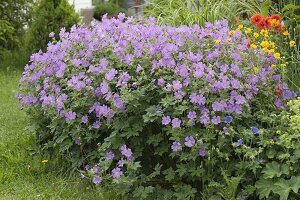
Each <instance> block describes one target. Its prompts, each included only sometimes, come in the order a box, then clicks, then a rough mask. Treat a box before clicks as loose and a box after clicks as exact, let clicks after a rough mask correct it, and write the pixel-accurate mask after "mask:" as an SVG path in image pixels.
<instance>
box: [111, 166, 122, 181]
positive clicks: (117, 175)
mask: <svg viewBox="0 0 300 200" xmlns="http://www.w3.org/2000/svg"><path fill="white" fill-rule="evenodd" d="M111 173H112V177H113V178H114V179H119V178H120V177H121V176H122V174H123V172H122V170H121V168H119V167H116V168H114V169H113V170H112V171H111Z"/></svg>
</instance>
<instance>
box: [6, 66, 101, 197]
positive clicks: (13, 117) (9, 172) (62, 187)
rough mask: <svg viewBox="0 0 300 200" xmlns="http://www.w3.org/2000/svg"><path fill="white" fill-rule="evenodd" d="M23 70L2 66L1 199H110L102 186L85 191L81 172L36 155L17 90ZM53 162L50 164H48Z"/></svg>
mask: <svg viewBox="0 0 300 200" xmlns="http://www.w3.org/2000/svg"><path fill="white" fill-rule="evenodd" d="M20 76H21V71H11V70H10V71H7V70H1V67H0V199H1V200H6V199H7V200H15V199H16V200H19V199H26V200H27V199H29V200H32V199H87V200H90V199H107V197H106V198H104V197H103V196H102V195H101V191H100V189H95V190H89V191H85V190H84V188H83V187H82V186H81V184H80V178H79V174H77V173H73V175H70V174H68V175H67V174H65V173H63V172H62V170H58V169H59V167H55V169H53V167H51V168H50V167H49V166H50V165H51V160H49V163H47V164H44V163H42V160H43V159H45V158H43V157H42V156H40V155H36V154H34V151H33V149H34V136H33V135H30V134H29V133H28V131H26V126H27V124H28V117H26V114H25V113H24V112H23V111H21V110H20V107H19V103H18V100H17V99H16V97H15V96H16V93H17V92H18V83H19V78H20ZM48 165H49V166H48Z"/></svg>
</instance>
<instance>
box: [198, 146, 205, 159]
mask: <svg viewBox="0 0 300 200" xmlns="http://www.w3.org/2000/svg"><path fill="white" fill-rule="evenodd" d="M206 154H207V151H206V149H205V148H204V147H201V148H200V149H199V156H202V157H204V156H206Z"/></svg>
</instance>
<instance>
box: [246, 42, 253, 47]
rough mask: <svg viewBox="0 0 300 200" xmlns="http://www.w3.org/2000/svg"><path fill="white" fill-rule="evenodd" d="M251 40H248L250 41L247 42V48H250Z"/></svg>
mask: <svg viewBox="0 0 300 200" xmlns="http://www.w3.org/2000/svg"><path fill="white" fill-rule="evenodd" d="M251 43H252V42H251V40H248V43H247V48H250V46H251Z"/></svg>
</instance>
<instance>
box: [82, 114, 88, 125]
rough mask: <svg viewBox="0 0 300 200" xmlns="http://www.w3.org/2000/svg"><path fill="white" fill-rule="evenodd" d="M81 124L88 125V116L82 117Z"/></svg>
mask: <svg viewBox="0 0 300 200" xmlns="http://www.w3.org/2000/svg"><path fill="white" fill-rule="evenodd" d="M81 122H82V123H84V124H87V123H88V116H86V115H84V116H82V118H81Z"/></svg>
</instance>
